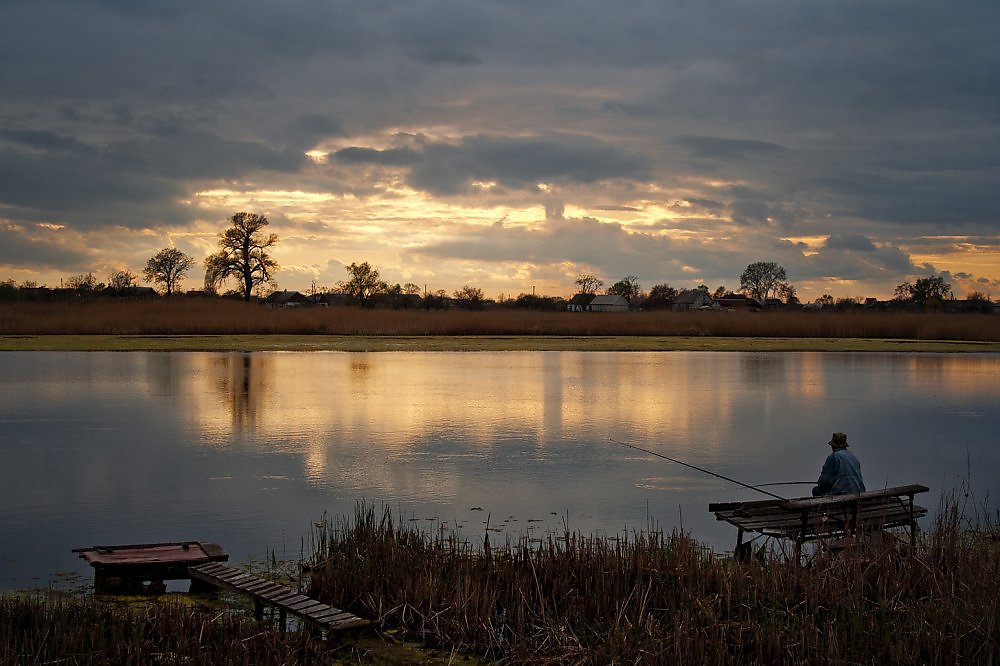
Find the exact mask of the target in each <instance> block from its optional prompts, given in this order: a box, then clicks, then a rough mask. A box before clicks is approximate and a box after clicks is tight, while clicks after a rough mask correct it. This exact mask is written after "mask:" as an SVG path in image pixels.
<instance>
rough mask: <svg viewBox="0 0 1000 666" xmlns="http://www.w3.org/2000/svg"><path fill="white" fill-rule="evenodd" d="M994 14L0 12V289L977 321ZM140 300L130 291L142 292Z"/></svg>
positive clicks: (576, 1) (392, 1) (776, 7)
mask: <svg viewBox="0 0 1000 666" xmlns="http://www.w3.org/2000/svg"><path fill="white" fill-rule="evenodd" d="M998 34H1000V3H998V2H997V1H996V0H956V1H955V2H949V3H944V2H940V1H934V2H929V1H925V0H905V1H904V0H884V1H882V0H841V1H838V2H818V1H812V0H755V1H754V2H745V1H731V0H701V1H698V2H694V1H688V0H650V1H645V0H618V1H614V2H613V1H610V0H532V1H530V2H529V1H527V0H489V1H487V0H365V1H363V2H362V1H354V2H349V1H339V0H282V1H281V2H276V1H267V2H265V1H263V0H240V1H239V2H236V1H234V0H218V1H213V2H208V3H206V2H200V1H199V2H190V1H188V0H176V1H173V2H168V3H167V2H162V1H161V0H156V1H153V0H5V1H4V2H3V3H2V4H0V239H2V241H0V280H2V279H13V280H15V281H17V282H19V283H20V282H24V281H34V282H37V283H39V284H46V285H48V286H50V287H54V286H59V283H60V280H61V279H64V278H66V277H69V276H71V275H79V274H81V273H93V274H94V276H95V277H96V278H98V279H99V280H101V281H106V280H107V276H108V275H109V274H110V273H111V271H113V270H117V269H123V268H124V269H128V270H131V271H132V272H133V273H136V274H141V271H142V268H143V267H144V266H145V263H146V260H147V259H148V258H149V257H151V256H152V255H153V254H155V253H156V252H157V251H158V250H160V249H162V248H164V247H177V248H179V249H181V250H182V251H184V252H186V253H188V254H189V255H191V256H192V257H193V258H194V259H195V260H196V264H195V267H194V268H193V269H192V270H191V272H190V274H189V276H188V278H187V279H186V280H185V282H184V283H183V284H182V288H184V289H195V288H200V287H201V283H202V276H203V273H204V271H203V261H204V258H205V257H206V256H207V255H208V254H210V253H211V252H213V251H214V250H216V249H217V241H218V235H219V233H220V232H222V231H223V230H224V229H225V227H226V226H227V218H228V217H229V216H231V215H232V214H233V213H235V212H237V211H251V212H256V213H259V214H262V215H265V216H266V217H267V218H268V220H269V221H270V225H269V231H272V232H274V233H276V234H277V235H278V237H279V242H278V244H277V245H276V246H275V247H274V248H273V252H272V256H273V257H274V259H275V260H277V262H278V263H279V264H280V266H281V270H280V271H278V273H277V274H276V279H277V283H278V287H279V288H285V289H298V290H303V291H304V290H307V289H309V288H311V287H312V286H316V287H321V288H324V287H325V288H334V287H335V286H336V284H337V282H339V281H343V280H346V279H347V278H348V277H349V275H348V272H347V270H346V269H345V266H347V265H349V264H351V263H353V262H365V261H367V262H369V263H370V264H372V265H373V266H375V267H376V268H378V270H379V271H380V273H381V275H382V277H383V278H384V279H385V280H387V281H388V282H390V283H393V284H394V283H400V284H406V283H413V284H416V285H418V286H419V287H421V288H422V289H423V288H426V289H427V290H428V291H437V290H440V289H444V290H446V291H448V292H449V293H450V292H451V291H453V290H457V289H460V288H462V287H463V286H466V285H468V286H472V287H477V288H480V289H482V290H483V292H484V294H485V295H486V296H487V297H490V298H497V297H500V296H507V297H510V296H516V295H518V294H521V293H536V294H539V295H552V296H563V297H568V296H570V295H572V294H573V293H574V291H575V290H576V289H575V284H574V281H575V280H576V279H577V278H578V277H579V276H580V275H582V274H593V275H595V276H597V277H598V278H600V279H602V280H603V281H604V286H605V287H607V286H610V285H611V284H613V283H614V282H617V281H618V280H621V279H622V278H624V277H626V276H634V277H635V278H636V279H637V281H638V283H639V285H640V287H641V288H642V289H643V290H649V288H651V287H652V286H654V285H657V284H669V285H670V286H673V287H675V288H679V289H681V288H691V287H695V286H698V285H699V284H705V285H707V286H708V287H709V288H710V289H712V290H714V289H715V288H716V287H718V286H725V287H727V288H729V289H737V288H738V287H739V282H740V274H741V273H742V272H743V270H744V269H745V268H746V267H747V265H748V264H750V263H753V262H757V261H773V262H776V263H778V264H780V265H781V266H783V267H784V268H785V269H786V272H787V277H788V281H789V282H790V283H792V284H793V285H794V286H795V287H796V289H797V291H798V294H799V297H800V298H801V299H802V300H803V301H811V300H813V299H815V298H816V297H818V296H820V295H823V294H830V295H832V296H834V297H837V298H839V297H856V298H864V297H878V298H889V297H891V296H892V293H893V289H894V287H895V286H896V285H898V284H900V283H903V282H906V281H913V280H915V279H918V278H921V277H927V276H930V275H942V276H944V277H945V279H946V280H947V281H948V282H949V283H950V284H951V285H952V287H953V289H954V291H955V293H956V296H958V297H964V296H965V295H966V294H968V293H970V292H972V291H979V292H981V293H984V294H988V295H990V296H991V297H992V298H994V299H996V298H1000V39H997V35H998ZM140 281H141V280H140Z"/></svg>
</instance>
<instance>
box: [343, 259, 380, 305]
mask: <svg viewBox="0 0 1000 666" xmlns="http://www.w3.org/2000/svg"><path fill="white" fill-rule="evenodd" d="M347 272H348V274H349V275H350V276H351V277H350V279H349V280H347V282H341V283H340V288H341V290H342V291H343V292H344V293H345V294H347V296H348V297H349V298H350V299H351V300H353V301H354V302H356V303H357V304H358V305H368V303H369V302H370V301H371V298H372V296H374V295H375V294H378V293H379V292H382V291H385V290H386V289H388V288H389V285H387V284H386V283H385V282H384V281H382V277H381V276H380V275H379V272H378V269H377V268H374V267H373V266H372V265H371V264H369V263H368V262H367V261H365V262H362V263H360V264H358V263H351V265H350V266H348V267H347Z"/></svg>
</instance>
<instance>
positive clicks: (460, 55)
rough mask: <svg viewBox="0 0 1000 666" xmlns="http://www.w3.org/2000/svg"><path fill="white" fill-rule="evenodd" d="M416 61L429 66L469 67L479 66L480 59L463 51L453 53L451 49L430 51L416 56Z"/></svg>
mask: <svg viewBox="0 0 1000 666" xmlns="http://www.w3.org/2000/svg"><path fill="white" fill-rule="evenodd" d="M417 59H418V60H421V61H422V62H426V63H428V64H430V65H458V66H459V67H469V66H470V65H481V64H482V63H483V61H482V59H481V58H479V57H477V56H475V55H473V54H472V53H467V52H465V51H455V50H452V49H431V50H429V51H425V52H423V53H421V54H419V55H418V56H417Z"/></svg>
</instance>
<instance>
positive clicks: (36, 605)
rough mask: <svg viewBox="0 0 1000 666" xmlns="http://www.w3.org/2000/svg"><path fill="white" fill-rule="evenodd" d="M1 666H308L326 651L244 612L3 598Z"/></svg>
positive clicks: (307, 638)
mask: <svg viewBox="0 0 1000 666" xmlns="http://www.w3.org/2000/svg"><path fill="white" fill-rule="evenodd" d="M0 628H2V629H0V663H2V664H121V665H123V666H125V665H131V664H135V665H136V666H139V665H143V666H145V665H147V664H199V665H200V664H203V665H205V666H216V665H229V664H233V665H236V664H263V665H266V664H275V665H277V664H289V663H296V664H307V663H324V662H322V661H321V659H322V658H323V655H326V654H329V651H330V646H327V645H323V643H322V642H321V641H318V640H316V639H314V638H311V637H310V636H308V635H307V634H303V633H288V634H279V633H278V632H276V631H272V630H270V629H266V628H263V627H262V626H261V624H260V623H258V622H256V621H254V620H253V618H251V617H248V616H246V615H245V614H243V613H231V612H220V611H212V612H209V611H206V610H197V609H194V608H191V607H187V606H182V605H179V604H176V603H175V604H155V605H153V604H150V605H149V606H147V607H146V608H145V609H136V608H130V607H125V606H120V605H114V604H109V603H103V602H99V601H95V600H94V599H92V598H90V599H68V598H46V597H44V596H35V597H23V596H0Z"/></svg>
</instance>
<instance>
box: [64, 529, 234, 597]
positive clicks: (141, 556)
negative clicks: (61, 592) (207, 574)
mask: <svg viewBox="0 0 1000 666" xmlns="http://www.w3.org/2000/svg"><path fill="white" fill-rule="evenodd" d="M73 552H74V553H77V554H79V555H80V557H81V558H83V559H84V560H86V561H87V563H89V564H90V566H92V567H93V568H94V588H95V590H96V591H97V592H98V593H113V592H125V593H136V592H162V590H163V581H165V580H184V579H187V578H190V576H189V575H188V567H189V566H191V565H196V564H204V563H206V562H225V561H226V560H228V559H229V555H227V554H226V551H224V550H223V549H222V547H221V546H219V544H217V543H205V542H202V541H172V542H169V543H140V544H128V545H122V546H91V547H90V548H74V549H73Z"/></svg>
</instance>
